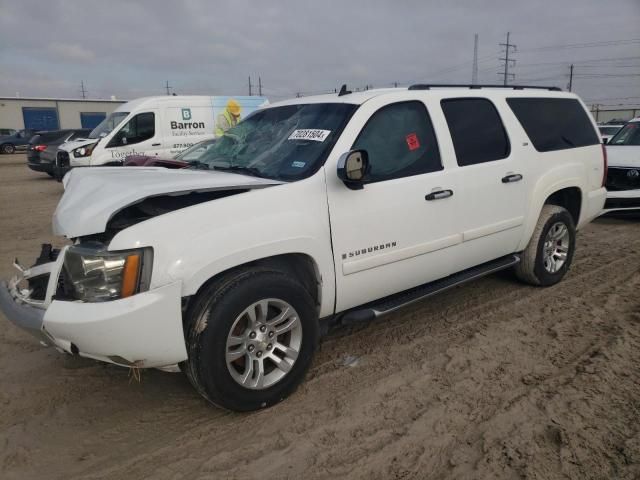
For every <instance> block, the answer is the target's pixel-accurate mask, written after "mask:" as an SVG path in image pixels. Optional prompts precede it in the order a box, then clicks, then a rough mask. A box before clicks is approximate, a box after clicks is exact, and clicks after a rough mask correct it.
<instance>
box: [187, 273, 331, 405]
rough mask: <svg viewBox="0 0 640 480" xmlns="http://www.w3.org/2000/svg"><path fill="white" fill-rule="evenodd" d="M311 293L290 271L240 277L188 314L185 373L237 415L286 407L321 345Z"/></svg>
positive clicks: (208, 291) (201, 298)
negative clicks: (280, 404) (283, 404)
mask: <svg viewBox="0 0 640 480" xmlns="http://www.w3.org/2000/svg"><path fill="white" fill-rule="evenodd" d="M318 336H319V332H318V315H317V312H316V308H315V304H314V301H313V299H312V298H311V296H310V295H309V292H307V290H306V289H305V288H304V287H303V286H302V285H301V284H299V283H298V282H297V281H295V280H294V279H292V278H291V276H290V275H286V274H285V273H283V272H279V271H273V270H265V269H258V268H254V269H250V270H245V271H240V272H235V273H232V274H231V275H229V276H227V277H225V278H223V279H222V280H221V281H219V282H216V283H213V284H211V285H209V286H208V287H206V288H205V289H204V290H203V291H202V292H201V293H199V294H198V296H197V298H196V299H195V301H194V303H193V305H192V307H191V308H189V311H188V313H187V321H186V325H185V338H186V341H187V351H188V355H189V358H188V360H187V361H186V362H184V364H183V365H182V368H183V371H185V373H186V374H187V377H188V378H189V380H190V381H191V383H192V384H193V386H194V387H195V388H196V390H198V392H199V393H200V394H201V395H202V396H204V397H205V398H206V399H207V400H209V401H210V402H211V403H213V404H215V405H218V406H221V407H223V408H227V409H229V410H235V411H249V410H257V409H259V408H264V407H269V406H271V405H273V404H275V403H277V402H280V401H281V400H283V399H284V398H285V397H287V395H289V394H290V393H291V392H292V391H293V390H294V389H295V388H296V387H297V386H298V384H299V383H300V382H301V381H302V379H303V377H304V375H305V373H306V371H307V369H308V368H309V365H310V364H311V359H312V357H313V354H314V352H315V349H316V346H317V343H318Z"/></svg>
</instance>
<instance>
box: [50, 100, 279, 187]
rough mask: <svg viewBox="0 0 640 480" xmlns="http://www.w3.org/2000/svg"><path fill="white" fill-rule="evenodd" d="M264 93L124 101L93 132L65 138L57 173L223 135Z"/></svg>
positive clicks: (170, 151) (168, 151) (168, 152)
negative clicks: (72, 138)
mask: <svg viewBox="0 0 640 480" xmlns="http://www.w3.org/2000/svg"><path fill="white" fill-rule="evenodd" d="M267 104H268V101H267V99H266V98H264V97H253V96H252V97H248V96H235V97H207V96H192V95H185V96H162V97H145V98H139V99H137V100H132V101H130V102H127V103H125V104H122V105H120V106H119V107H118V108H117V109H116V110H115V111H114V112H113V113H111V114H110V115H109V116H108V117H107V118H105V119H104V120H103V121H102V122H101V123H100V125H98V126H97V127H96V128H95V129H94V130H93V131H92V132H91V134H90V135H89V138H88V139H81V140H77V141H73V142H67V143H64V144H62V145H61V146H60V147H59V148H60V151H59V153H58V158H57V165H56V166H57V168H58V170H59V171H58V175H57V176H60V177H61V176H62V174H64V173H65V172H66V171H67V170H69V169H70V168H74V167H95V166H110V165H122V163H123V161H124V159H125V157H127V156H128V155H159V156H164V157H171V156H173V155H175V154H177V153H179V152H181V151H182V150H184V149H186V148H188V147H190V146H192V145H194V144H196V143H198V142H201V141H203V140H207V139H210V138H214V136H215V135H216V131H217V133H218V135H220V134H221V133H222V132H223V131H224V130H226V129H227V128H229V127H231V126H233V125H235V124H236V123H238V122H239V121H240V120H242V119H243V118H246V116H247V115H249V114H250V113H252V112H253V111H255V110H256V109H258V108H261V107H263V106H265V105H267ZM221 123H222V125H221Z"/></svg>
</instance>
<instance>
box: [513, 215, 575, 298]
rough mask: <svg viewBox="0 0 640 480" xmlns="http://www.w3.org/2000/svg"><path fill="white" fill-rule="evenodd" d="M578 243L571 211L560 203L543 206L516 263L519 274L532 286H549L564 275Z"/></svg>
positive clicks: (520, 277) (518, 275)
mask: <svg viewBox="0 0 640 480" xmlns="http://www.w3.org/2000/svg"><path fill="white" fill-rule="evenodd" d="M575 245H576V227H575V224H574V223H573V217H572V216H571V214H570V213H569V212H568V211H567V210H566V209H565V208H562V207H559V206H557V205H544V206H543V207H542V212H541V213H540V217H539V218H538V223H537V225H536V228H535V229H534V231H533V235H532V236H531V240H529V244H528V245H527V248H526V249H525V250H524V251H523V252H522V255H521V257H520V263H519V264H517V265H516V267H515V271H516V276H517V277H518V278H519V279H520V280H522V281H523V282H525V283H529V284H531V285H540V286H545V287H546V286H549V285H554V284H556V283H558V282H559V281H560V280H562V277H564V276H565V274H566V273H567V271H568V270H569V267H570V266H571V261H572V260H573V253H574V251H575Z"/></svg>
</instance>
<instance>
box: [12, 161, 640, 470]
mask: <svg viewBox="0 0 640 480" xmlns="http://www.w3.org/2000/svg"><path fill="white" fill-rule="evenodd" d="M61 193H62V188H61V185H60V184H59V183H56V182H55V181H52V180H50V179H49V177H47V176H46V175H43V174H37V173H34V172H31V171H29V170H28V169H27V167H26V166H25V158H24V155H12V156H9V155H3V156H1V157H0V205H2V207H3V208H2V209H1V210H0V276H1V277H3V278H6V277H7V276H9V275H10V274H11V267H10V263H11V260H12V259H13V258H14V257H15V256H18V258H20V259H21V260H22V261H23V262H24V263H29V262H31V261H32V260H33V259H34V258H35V256H36V255H37V253H38V251H39V244H40V243H42V242H52V241H53V242H54V243H56V244H58V245H59V244H62V243H64V241H63V240H62V239H56V238H53V237H52V236H51V234H50V219H51V214H52V212H53V210H54V207H55V204H56V202H57V200H58V198H59V197H60V195H61ZM639 233H640V222H639V221H638V220H614V219H601V220H598V221H597V222H595V223H593V224H592V225H590V226H589V227H588V228H586V229H584V230H583V231H582V232H580V234H579V236H578V250H577V254H576V257H575V260H574V265H573V267H572V270H571V272H570V274H569V275H568V276H567V278H566V279H565V280H564V281H563V282H562V283H561V284H559V285H557V286H554V287H552V288H547V289H540V288H534V287H528V286H524V285H521V284H519V283H517V282H516V281H515V280H514V278H513V277H512V276H511V275H510V274H509V273H506V272H503V273H502V274H498V275H493V276H490V277H487V278H485V279H482V280H479V281H476V282H473V283H470V284H467V285H465V286H462V287H458V288H456V289H453V290H452V291H450V292H448V293H446V294H443V295H440V296H439V297H435V298H432V299H430V300H428V301H425V302H422V303H418V304H416V305H414V306H412V307H409V308H407V309H405V310H404V311H402V312H400V313H397V314H395V315H391V316H389V317H387V318H385V319H381V320H378V321H375V322H373V323H371V324H367V325H362V326H358V327H352V328H342V329H338V330H336V331H335V332H333V333H332V334H331V335H329V336H328V337H327V338H325V339H324V341H323V343H322V346H321V349H320V351H319V353H318V355H317V357H316V359H315V362H314V364H313V366H312V368H311V371H310V372H309V375H308V377H307V380H306V382H305V383H304V384H303V385H302V387H301V388H300V389H298V391H297V392H296V393H295V394H294V395H293V396H292V397H291V398H289V399H288V400H286V401H285V402H283V403H281V404H280V405H278V406H276V407H274V408H271V409H269V410H264V411H260V412H257V413H253V414H244V415H242V414H234V413H229V412H226V411H222V410H219V409H216V408H215V407H212V406H210V405H208V404H206V403H205V402H204V401H203V400H202V399H201V398H200V397H199V396H198V395H197V394H196V393H195V391H194V390H193V389H192V388H191V386H190V385H189V384H188V382H187V381H186V379H185V378H184V377H183V376H182V375H180V374H170V373H163V372H159V371H144V372H143V374H142V378H141V382H139V383H138V382H137V381H135V380H133V379H132V378H130V377H129V372H128V371H127V370H126V369H123V368H118V367H113V366H110V365H104V364H100V363H96V362H93V361H89V360H86V359H81V358H72V357H68V356H63V355H60V354H58V353H57V352H56V351H54V350H52V349H44V348H42V347H40V346H39V345H38V344H37V342H36V341H35V340H34V339H33V338H32V337H30V336H29V335H28V334H26V333H23V332H22V331H20V330H18V329H17V328H15V327H14V326H13V325H11V324H9V323H8V322H7V321H6V320H5V319H4V318H0V385H1V386H0V478H3V479H6V480H9V479H20V480H25V479H31V478H34V479H35V478H47V479H58V478H60V479H62V478H64V479H76V478H90V479H127V478H131V479H142V478H153V479H181V478H188V479H204V478H207V479H208V478H221V479H222V478H224V479H227V478H228V479H235V478H238V479H243V478H256V479H261V480H265V479H271V478H278V479H279V478H283V479H284V478H291V479H300V478H304V479H325V478H326V479H335V478H366V479H413V478H415V479H425V478H461V479H470V478H491V479H502V478H505V479H507V478H508V479H511V478H536V479H555V478H575V479H584V478H599V479H613V478H616V479H637V478H640V433H639V432H640V297H639V296H638V291H640V268H639V266H640V235H639ZM0 317H2V315H1V314H0ZM140 341H144V339H140Z"/></svg>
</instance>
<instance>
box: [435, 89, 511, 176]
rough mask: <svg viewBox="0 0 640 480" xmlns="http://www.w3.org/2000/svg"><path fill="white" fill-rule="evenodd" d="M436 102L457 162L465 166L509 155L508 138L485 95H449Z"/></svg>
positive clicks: (494, 109)
mask: <svg viewBox="0 0 640 480" xmlns="http://www.w3.org/2000/svg"><path fill="white" fill-rule="evenodd" d="M440 104H441V105H442V111H443V112H444V116H445V118H446V119H447V124H448V125H449V131H450V132H451V139H452V140H453V147H454V148H455V151H456V158H457V159H458V165H460V166H461V167H465V166H467V165H475V164H476V163H484V162H492V161H494V160H501V159H503V158H506V157H508V156H509V152H510V150H511V147H510V145H509V139H508V138H507V133H506V131H505V129H504V125H503V124H502V120H501V119H500V115H498V111H497V110H496V107H495V106H494V105H493V103H491V102H490V101H489V100H487V99H486V98H452V99H448V100H442V101H441V103H440Z"/></svg>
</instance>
